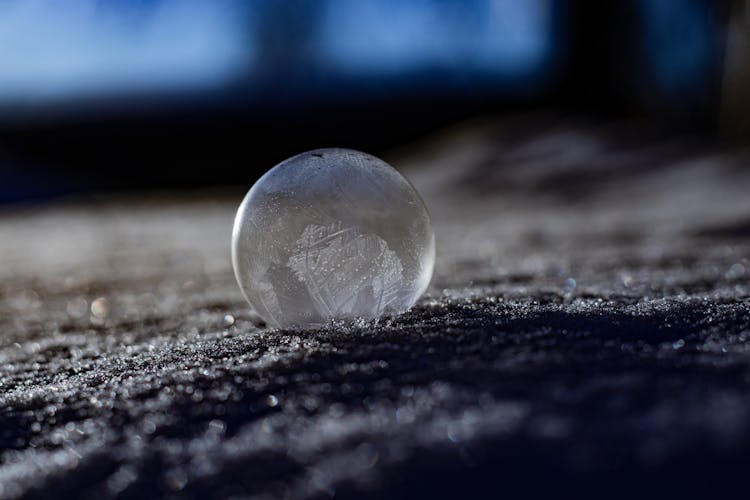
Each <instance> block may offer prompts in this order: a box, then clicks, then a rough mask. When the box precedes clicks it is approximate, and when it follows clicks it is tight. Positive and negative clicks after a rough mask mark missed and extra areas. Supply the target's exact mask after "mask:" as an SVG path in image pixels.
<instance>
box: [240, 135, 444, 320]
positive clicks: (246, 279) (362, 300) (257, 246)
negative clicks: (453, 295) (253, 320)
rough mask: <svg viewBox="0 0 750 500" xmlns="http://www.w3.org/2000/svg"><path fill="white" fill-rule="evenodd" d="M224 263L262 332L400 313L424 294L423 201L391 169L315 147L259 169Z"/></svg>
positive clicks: (428, 231)
mask: <svg viewBox="0 0 750 500" xmlns="http://www.w3.org/2000/svg"><path fill="white" fill-rule="evenodd" d="M232 263H233V265H234V273H235V276H236V277H237V282H238V283H239V285H240V288H241V289H242V292H243V293H244V294H245V297H246V298H247V300H248V302H250V305H252V306H253V308H255V310H256V311H257V312H258V313H259V314H260V315H261V317H263V319H265V320H266V322H267V323H268V324H269V325H271V326H276V327H288V326H310V325H320V324H324V323H326V322H328V321H329V320H332V319H349V318H358V317H361V318H368V319H371V318H377V317H379V316H381V315H383V314H395V313H400V312H403V311H406V310H407V309H409V308H410V307H411V306H412V305H414V302H416V300H417V299H418V298H419V296H420V295H421V294H422V293H423V292H424V291H425V289H426V288H427V285H428V284H429V282H430V278H431V276H432V269H433V266H434V263H435V236H434V233H433V232H432V226H431V224H430V216H429V214H428V213H427V209H426V207H425V205H424V202H423V201H422V199H421V198H420V197H419V195H418V194H417V192H416V191H415V190H414V188H413V187H412V186H411V184H409V182H408V181H407V180H406V179H405V178H404V177H403V176H401V175H400V174H399V173H398V172H397V171H396V170H395V169H393V168H392V167H391V166H390V165H388V164H387V163H385V162H384V161H382V160H379V159H378V158H375V157H374V156H370V155H368V154H365V153H361V152H359V151H352V150H348V149H319V150H315V151H310V152H307V153H302V154H300V155H297V156H295V157H292V158H290V159H288V160H286V161H284V162H282V163H280V164H279V165H277V166H275V167H274V168H272V169H271V170H269V171H268V172H267V173H266V174H265V175H264V176H263V177H261V178H260V179H259V180H258V182H256V183H255V185H254V186H253V187H252V189H250V191H249V192H248V193H247V196H245V199H244V201H243V202H242V205H241V206H240V208H239V210H238V211H237V216H236V218H235V220H234V231H233V233H232Z"/></svg>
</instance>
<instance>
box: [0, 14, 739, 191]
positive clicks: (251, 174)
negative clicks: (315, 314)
mask: <svg viewBox="0 0 750 500" xmlns="http://www.w3.org/2000/svg"><path fill="white" fill-rule="evenodd" d="M749 33H750V2H746V1H739V0H738V1H734V2H732V1H716V0H658V1H654V0H622V1H611V2H602V1H596V0H408V1H404V0H285V1H283V2H280V1H274V0H248V1H240V0H213V1H211V2H206V1H197V0H108V1H101V0H70V1H66V2H59V1H55V0H23V1H20V0H19V1H16V0H9V1H2V2H0V203H4V204H8V203H18V202H28V201H39V200H45V199H50V198H55V197H59V196H64V195H71V194H74V195H75V194H81V193H103V192H113V191H123V190H133V189H143V188H148V189H151V188H177V187H201V188H202V187H206V186H226V185H237V184H241V185H245V186H249V185H250V183H251V182H252V181H253V180H255V179H256V178H257V177H258V176H259V175H261V174H262V173H263V172H264V171H266V170H267V169H269V168H270V167H271V166H273V165H274V164H276V163H278V162H279V161H281V160H283V159H285V158H286V157H288V156H290V155H293V154H296V153H298V152H301V151H304V150H307V149H313V148H318V147H328V146H342V147H350V148H357V149H362V150H365V151H368V152H371V153H373V154H376V155H377V154H382V153H383V152H384V151H388V150H390V149H392V148H397V147H399V146H400V145H402V144H407V143H409V142H410V141H413V140H416V139H418V138H420V137H422V136H425V135H427V134H430V133H432V132H434V131H435V130H438V129H440V128H442V127H445V126H446V125H448V124H451V123H453V122H456V121H460V120H464V119H466V118H469V117H472V116H475V115H503V114H506V113H507V114H514V113H515V114H518V113H526V112H529V113H532V112H534V111H537V110H545V112H549V111H550V110H552V111H553V112H555V113H560V114H571V115H576V116H578V115H587V116H593V117H601V118H602V119H624V120H634V123H636V122H637V123H645V124H648V126H649V127H658V128H659V129H660V130H666V131H670V132H676V133H683V132H686V131H689V132H690V133H700V134H703V135H705V136H706V137H709V138H711V139H712V140H719V141H723V142H726V143H728V144H733V145H735V146H739V147H744V146H745V145H746V144H747V142H748V137H750V50H748V48H749V47H750V38H748V34H749Z"/></svg>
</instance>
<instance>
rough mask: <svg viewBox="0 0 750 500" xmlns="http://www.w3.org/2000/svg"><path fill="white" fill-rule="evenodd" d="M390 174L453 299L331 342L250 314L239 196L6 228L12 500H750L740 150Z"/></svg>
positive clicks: (597, 141) (609, 145)
mask: <svg viewBox="0 0 750 500" xmlns="http://www.w3.org/2000/svg"><path fill="white" fill-rule="evenodd" d="M540 123H543V124H544V126H541V125H540ZM388 159H389V160H391V161H392V163H393V164H394V165H395V166H396V167H398V168H400V169H401V170H402V171H403V172H404V173H405V174H406V175H407V176H408V177H410V179H411V180H412V181H413V183H414V184H415V186H416V187H417V189H418V190H419V191H420V192H421V193H422V194H423V196H424V198H425V200H426V202H427V204H428V206H429V208H430V210H431V212H432V215H433V219H434V224H435V230H436V234H437V245H438V261H437V267H436V272H435V276H434V278H433V283H432V286H431V288H430V290H429V292H428V294H427V295H426V296H425V297H423V299H422V300H420V302H419V303H418V304H417V305H416V306H415V307H414V308H413V310H412V311H410V312H409V313H407V314H404V315H403V316H400V317H397V318H386V319H382V320H381V321H378V322H361V323H355V324H334V325H331V326H330V327H328V328H325V329H320V330H315V331H278V330H269V329H266V328H264V325H263V323H262V321H261V320H260V318H258V317H257V316H255V315H254V313H253V312H252V311H251V310H250V309H249V307H248V306H247V305H246V303H245V302H244V301H243V299H242V296H241V294H240V292H239V289H238V288H237V285H236V284H235V282H234V277H233V275H232V271H231V264H230V261H229V236H230V230H231V223H232V218H233V215H234V210H235V209H236V207H237V205H238V203H239V201H240V200H241V197H242V195H243V193H241V192H234V193H211V194H205V195H192V196H181V197H179V198H175V197H172V196H169V195H160V194H152V195H149V196H145V197H137V196H131V197H128V198H120V199H117V200H112V199H108V200H105V201H85V202H67V203H63V202H60V203H56V204H50V205H47V206H43V207H39V208H24V209H19V208H16V209H14V210H10V209H6V210H4V211H3V212H0V277H1V278H2V280H1V281H0V497H1V498H15V497H24V496H28V497H53V498H65V497H79V498H97V499H98V498H108V497H114V496H118V495H121V496H124V497H140V498H146V497H164V496H183V497H196V498H197V497H201V498H212V497H216V498H224V497H239V498H244V497H259V498H310V497H313V498H318V497H321V498H323V497H330V496H335V497H342V498H345V497H355V496H356V497H360V498H369V497H373V498H423V497H424V498H443V497H446V498H462V497H463V498H476V497H487V498H504V497H506V496H507V497H509V498H518V497H542V496H544V497H553V498H561V497H562V498H564V497H575V498H588V497H590V498H612V497H614V498H633V497H636V496H637V497H660V498H677V497H680V498H685V497H695V498H709V497H710V498H747V491H745V490H744V485H745V484H746V483H747V481H746V479H745V477H746V471H747V468H748V467H749V466H750V343H749V341H750V302H748V292H749V291H750V260H749V258H750V170H749V169H748V168H747V166H746V163H745V161H744V160H743V158H742V157H741V156H738V155H737V154H732V153H729V152H726V151H723V150H719V149H718V148H715V147H709V146H706V145H705V143H704V142H703V141H701V140H700V139H698V138H694V137H679V138H674V137H669V136H663V135H659V134H643V133H639V134H634V133H633V132H632V129H631V128H629V127H627V126H623V125H617V124H616V125H611V124H591V123H571V122H570V121H561V120H554V119H549V118H547V119H544V118H540V117H533V118H524V117H521V118H515V119H506V120H500V121H491V122H487V123H475V124H471V125H467V126H464V127H461V128H457V129H454V130H451V131H448V132H446V133H444V134H442V135H441V136H440V137H436V138H435V139H434V140H433V141H431V142H429V143H426V144H422V145H417V146H414V147H412V148H410V149H408V150H404V151H400V152H398V153H397V154H394V155H392V156H391V157H389V158H388Z"/></svg>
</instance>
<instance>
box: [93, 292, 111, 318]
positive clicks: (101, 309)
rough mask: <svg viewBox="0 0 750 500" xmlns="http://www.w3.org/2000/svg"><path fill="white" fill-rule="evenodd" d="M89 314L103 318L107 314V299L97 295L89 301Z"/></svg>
mask: <svg viewBox="0 0 750 500" xmlns="http://www.w3.org/2000/svg"><path fill="white" fill-rule="evenodd" d="M91 314H93V315H94V317H96V318H99V319H104V318H106V317H107V315H108V314H109V301H108V300H107V299H105V298H104V297H99V298H98V299H96V300H94V301H93V302H92V303H91Z"/></svg>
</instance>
